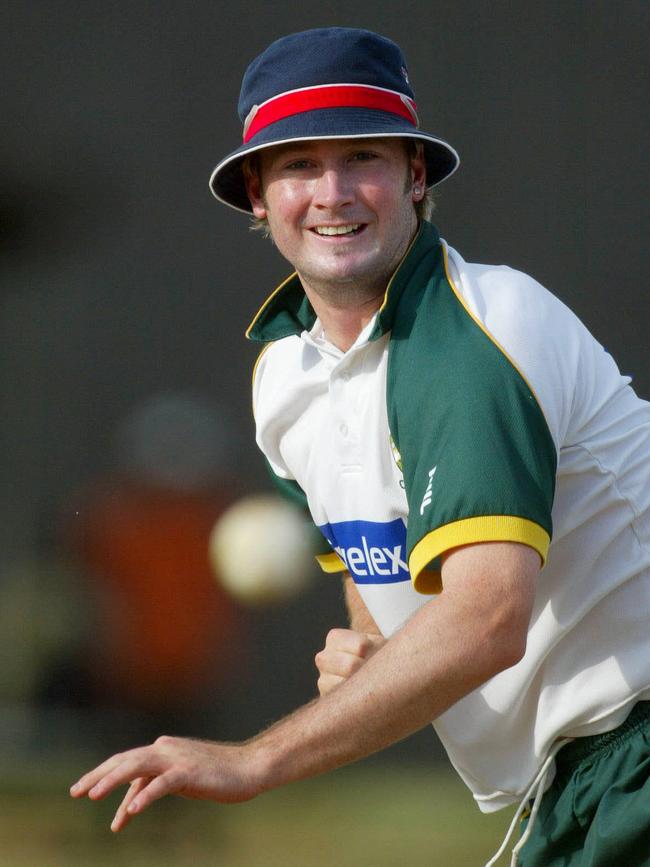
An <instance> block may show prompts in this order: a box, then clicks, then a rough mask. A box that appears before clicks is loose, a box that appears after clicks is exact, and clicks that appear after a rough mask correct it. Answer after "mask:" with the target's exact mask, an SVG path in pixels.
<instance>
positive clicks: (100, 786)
mask: <svg viewBox="0 0 650 867" xmlns="http://www.w3.org/2000/svg"><path fill="white" fill-rule="evenodd" d="M115 758H117V757H115ZM106 765H108V767H107V768H105V766H106ZM101 768H105V770H104V773H103V776H101V775H100V769H101ZM159 770H160V759H158V758H157V757H156V754H155V751H154V748H153V747H144V748H142V749H137V750H130V751H129V752H127V753H123V754H122V756H121V757H120V758H119V761H118V762H110V760H109V763H106V762H105V763H104V765H100V768H98V769H97V771H96V772H91V774H90V775H89V777H90V779H89V780H88V781H86V782H85V783H84V784H83V788H84V789H85V790H86V791H87V793H88V797H89V798H91V799H92V800H93V801H99V800H101V799H102V798H105V797H106V795H108V794H110V793H111V792H112V791H113V790H114V789H116V788H117V787H118V786H123V785H125V784H126V783H132V782H133V781H134V780H137V779H138V777H154V776H155V775H156V774H157V773H158V772H159ZM98 777H99V779H98ZM75 794H76V792H75Z"/></svg>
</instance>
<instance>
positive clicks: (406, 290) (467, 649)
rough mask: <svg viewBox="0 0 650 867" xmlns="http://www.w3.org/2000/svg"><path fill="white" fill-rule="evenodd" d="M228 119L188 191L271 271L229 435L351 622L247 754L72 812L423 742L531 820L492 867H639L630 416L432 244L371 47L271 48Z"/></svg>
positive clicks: (482, 276)
mask: <svg viewBox="0 0 650 867" xmlns="http://www.w3.org/2000/svg"><path fill="white" fill-rule="evenodd" d="M239 114H240V117H241V119H242V122H243V144H242V145H241V146H240V147H238V148H237V149H236V150H235V151H234V152H233V153H231V154H229V155H228V156H227V157H226V158H225V159H223V160H222V161H221V162H220V163H219V165H218V166H217V168H216V169H215V171H214V173H213V175H212V178H211V188H212V190H213V192H214V194H215V195H216V197H217V198H218V199H219V200H221V201H222V202H224V203H225V204H227V205H230V206H232V207H234V208H237V209H239V210H240V211H244V212H246V213H249V214H252V215H253V216H254V219H255V220H256V221H257V223H258V224H260V225H261V226H263V227H265V228H266V230H267V231H268V232H269V233H270V235H271V236H272V238H273V241H274V243H275V245H276V246H277V249H278V250H279V252H280V253H281V254H282V255H283V256H284V257H285V258H286V259H287V260H288V261H289V263H290V264H291V266H292V267H293V269H294V273H293V275H292V276H291V277H289V278H288V280H286V281H285V282H284V283H283V284H282V285H281V286H280V287H279V288H278V289H276V290H275V292H274V293H273V294H272V295H270V297H269V298H268V300H267V301H266V302H265V303H264V304H263V306H262V307H261V309H260V311H259V312H258V314H257V315H256V317H255V319H254V320H253V323H252V325H251V327H250V329H249V331H248V336H249V337H250V338H251V339H253V340H258V341H261V342H262V344H263V351H262V353H261V355H260V357H259V360H258V363H257V365H256V370H255V375H254V409H255V419H256V425H257V440H258V443H259V445H260V447H261V449H262V451H263V452H264V455H265V457H266V459H267V461H268V464H269V466H270V468H271V470H272V472H273V474H274V476H275V477H276V480H277V482H278V484H279V485H280V486H281V487H283V488H285V489H286V490H287V492H290V493H291V494H292V495H293V496H294V497H296V498H298V499H300V500H301V501H302V502H303V503H304V504H305V505H306V506H307V507H308V508H309V510H310V512H311V515H312V517H313V520H314V523H315V524H316V526H318V528H319V529H320V531H321V534H322V537H323V542H324V548H323V552H322V555H321V556H319V562H320V564H321V566H322V567H323V569H324V570H325V571H326V572H329V573H340V574H341V576H342V578H343V581H344V582H345V587H346V597H347V602H348V606H349V610H350V628H349V629H334V630H332V632H330V634H329V635H328V636H327V641H326V644H325V647H324V649H323V650H322V651H321V652H320V653H319V654H318V655H317V658H316V663H317V666H318V669H319V673H320V677H319V681H318V687H319V692H320V696H319V697H318V698H317V699H316V700H314V701H312V702H311V703H309V704H308V705H306V706H305V707H302V708H300V709H299V710H297V711H296V712H295V713H293V714H291V715H290V716H288V717H287V718H285V719H283V720H281V721H280V722H278V723H276V724H275V725H274V726H272V727H271V728H270V729H268V730H267V731H264V732H262V733H261V734H259V735H258V736H257V737H254V738H252V739H251V740H249V741H246V742H244V743H239V744H221V743H212V742H203V741H194V740H188V739H182V738H174V737H167V736H165V737H161V738H159V739H158V740H157V741H156V742H155V743H154V744H152V745H150V746H146V747H141V748H138V749H133V750H129V751H127V752H125V753H122V754H120V755H117V756H113V757H112V758H110V759H108V760H107V761H106V762H104V763H103V764H101V765H100V766H99V767H98V768H96V769H95V770H93V771H91V772H90V773H88V774H86V775H85V776H84V777H82V778H81V780H80V781H79V782H78V783H77V784H76V785H75V786H74V787H73V789H72V794H73V795H74V796H76V797H79V796H82V795H88V796H89V797H91V798H93V799H99V798H102V797H104V796H105V795H107V794H108V793H109V792H111V791H112V790H113V789H115V788H116V787H117V786H120V785H122V784H129V788H128V791H127V793H126V795H125V797H124V800H123V801H122V803H121V805H120V806H119V808H118V810H117V814H116V816H115V819H114V821H113V825H112V827H113V829H114V830H116V831H119V830H121V829H122V828H124V827H125V826H126V824H127V823H128V822H129V821H130V820H131V819H132V818H133V817H134V816H136V815H138V814H139V813H141V812H142V811H143V810H145V809H146V808H147V807H148V806H150V805H151V804H152V803H153V802H154V801H155V800H157V799H158V798H161V797H162V796H164V795H168V794H173V793H176V794H182V795H185V796H189V797H195V798H204V799H211V800H214V801H218V802H222V803H228V802H236V801H244V800H247V799H250V798H253V797H255V796H256V795H258V794H260V793H261V792H265V791H267V790H269V789H272V788H275V787H277V786H281V785H284V784H286V783H290V782H292V781H294V780H301V779H304V778H306V777H310V776H313V775H315V774H320V773H323V772H325V771H329V770H332V769H334V768H337V767H339V766H341V765H344V764H347V763H349V762H353V761H355V760H357V759H360V758H362V757H364V756H367V755H369V754H371V753H374V752H375V751H377V750H381V749H383V748H385V747H387V746H388V745H390V744H392V743H394V742H396V741H398V740H400V739H401V738H404V737H406V736H407V735H409V734H411V733H412V732H414V731H416V730H417V729H420V728H422V727H423V726H426V725H427V724H429V723H431V722H433V724H434V726H435V728H436V730H437V732H438V734H439V736H440V739H441V741H442V743H443V744H444V746H445V748H446V750H447V752H448V754H449V757H450V759H451V761H452V763H453V764H454V766H455V767H456V769H457V771H458V773H459V774H460V775H461V777H462V778H463V780H464V781H465V783H466V784H467V785H468V787H469V788H470V789H471V791H472V793H473V796H474V798H475V799H476V801H477V803H478V805H479V807H480V808H481V809H482V810H483V811H486V812H489V811H492V810H497V809H499V808H501V807H505V806H507V805H512V804H518V805H519V808H518V809H517V812H516V815H515V819H514V821H513V826H512V830H513V831H514V830H516V824H517V822H518V819H519V816H520V815H521V813H522V812H523V811H524V810H525V808H526V807H528V808H529V809H530V811H531V812H530V817H529V818H528V820H527V822H526V823H525V824H524V827H525V831H524V832H523V835H522V836H521V837H520V839H519V842H518V843H517V844H516V846H515V850H514V852H513V856H512V858H513V863H517V858H520V859H521V860H520V862H519V863H521V864H523V865H526V867H542V865H543V867H549V865H560V864H561V865H572V867H575V865H583V867H584V865H590V867H597V865H598V867H604V865H615V864H616V865H626V867H634V865H642V864H648V863H650V829H649V825H650V783H649V782H648V770H649V768H650V748H649V742H648V735H650V629H649V628H648V613H649V607H650V405H649V404H648V403H646V402H644V401H642V400H641V399H639V398H638V397H637V396H636V395H635V393H634V392H633V390H632V389H631V388H630V383H629V379H628V378H626V377H623V376H621V374H620V373H619V371H618V369H617V367H616V365H615V363H614V361H613V360H612V359H611V357H610V356H609V355H608V354H607V353H606V352H605V351H604V350H603V348H602V347H601V346H600V345H599V344H598V343H597V342H596V341H595V340H594V338H593V337H592V336H591V334H589V332H588V331H587V329H586V328H585V327H584V326H583V325H582V324H581V323H580V321H579V320H578V319H577V318H576V317H575V316H574V315H573V314H572V313H571V311H569V310H568V309H567V308H566V307H565V306H564V305H563V304H562V302H561V301H559V300H558V299H557V298H555V297H554V296H553V295H551V294H550V293H549V292H547V291H546V290H545V289H544V288H543V287H541V286H540V285H539V284H538V283H537V282H536V281H535V280H533V279H532V278H531V277H528V276H527V275H525V274H521V273H519V272H517V271H514V270H512V269H510V268H506V267H501V266H500V267H494V266H486V265H478V264H473V263H471V262H468V261H465V259H464V258H463V257H462V256H461V254H460V253H459V252H457V251H456V250H454V249H453V247H451V246H450V245H449V244H448V243H447V242H446V241H444V240H443V239H441V237H440V235H439V234H438V231H437V230H436V228H435V227H434V226H433V225H432V223H431V222H430V221H429V219H428V218H429V217H430V215H431V213H430V210H431V209H430V201H429V198H430V190H431V187H433V186H434V185H435V184H438V183H440V182H441V181H443V180H444V179H445V178H447V177H449V175H451V174H452V173H453V172H454V171H455V170H456V168H457V166H458V156H457V153H456V151H455V150H454V149H453V148H452V147H451V146H450V145H449V144H447V143H446V142H445V141H443V140H442V139H440V138H439V137H438V136H436V135H433V134H431V133H428V132H425V131H423V130H422V129H421V128H420V126H419V120H418V109H417V106H416V103H415V97H414V93H413V90H412V89H411V85H410V82H409V77H408V71H407V66H406V62H405V60H404V57H403V55H402V53H401V51H400V49H399V48H398V47H397V46H396V45H395V44H394V43H392V42H390V41H389V40H388V39H385V38H383V37H381V36H378V35H377V34H374V33H371V32H368V31H363V30H355V29H344V28H325V29H318V30H311V31H307V32H303V33H297V34H293V35H291V36H287V37H285V38H283V39H280V40H278V41H277V42H275V43H273V44H272V45H271V46H270V47H269V48H268V49H267V50H266V51H265V52H264V53H263V54H262V55H260V56H259V57H258V58H257V59H256V60H254V61H253V62H252V63H251V65H250V66H249V68H248V70H247V72H246V74H245V76H244V80H243V85H242V90H241V96H240V102H239ZM549 255H552V251H549ZM432 811H433V812H434V814H435V805H433V804H432ZM506 845H507V841H504V846H503V847H502V849H504V848H505V847H506ZM499 854H500V853H499ZM497 857H498V856H497ZM493 860H494V859H493ZM432 863H433V855H432ZM490 863H493V862H492V861H491V862H490Z"/></svg>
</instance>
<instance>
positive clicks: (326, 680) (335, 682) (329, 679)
mask: <svg viewBox="0 0 650 867" xmlns="http://www.w3.org/2000/svg"><path fill="white" fill-rule="evenodd" d="M345 680H346V678H345V677H338V676H337V675H335V674H324V675H322V676H321V677H319V678H318V684H317V685H318V692H319V694H320V695H327V693H328V692H331V691H332V690H333V689H336V687H337V686H339V684H341V683H343V682H344V681H345Z"/></svg>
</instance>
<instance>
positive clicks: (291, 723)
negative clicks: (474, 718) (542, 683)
mask: <svg viewBox="0 0 650 867" xmlns="http://www.w3.org/2000/svg"><path fill="white" fill-rule="evenodd" d="M527 612H528V614H529V608H527ZM521 616H522V617H523V618H524V619H525V618H526V612H525V611H524V613H523V614H522V615H521ZM509 628H510V623H509V620H508V624H507V627H506V626H505V625H504V624H502V623H501V622H499V621H498V620H496V621H495V618H494V602H493V599H492V597H491V596H490V595H487V596H486V597H485V598H481V596H480V594H476V593H474V594H471V595H470V594H468V593H466V590H465V588H464V587H462V586H461V587H458V588H454V587H453V586H452V587H449V588H447V589H446V590H445V592H443V593H442V594H441V596H440V597H437V598H435V599H433V600H432V601H431V602H430V603H429V604H427V605H425V606H424V607H423V608H422V609H420V610H419V611H418V612H417V613H416V614H415V615H414V616H413V617H412V618H411V620H409V621H408V623H407V624H406V625H405V626H404V627H403V628H402V629H401V630H400V631H399V632H397V633H396V634H395V635H394V636H393V637H392V638H391V639H390V640H389V641H387V642H386V644H385V645H384V646H383V647H382V648H381V649H380V650H378V651H377V652H376V653H375V654H374V655H373V656H372V657H371V658H370V659H369V660H368V661H367V662H366V663H365V664H364V665H363V667H362V668H360V669H359V670H358V671H357V672H356V673H355V674H353V675H352V676H351V677H350V678H349V679H348V680H346V681H345V682H344V683H341V684H340V686H338V687H337V688H336V689H335V690H333V691H332V692H331V693H328V694H327V695H325V696H323V697H322V698H320V699H318V700H317V701H315V702H313V703H312V704H310V705H308V706H306V707H304V708H301V709H300V710H299V711H297V712H296V713H295V714H293V715H292V716H290V717H288V718H287V719H285V720H283V721H282V722H280V723H278V724H277V725H276V726H274V727H272V728H271V729H269V730H268V731H267V732H265V733H263V734H262V735H259V736H258V737H257V738H255V739H254V741H253V742H251V744H250V746H251V748H253V749H254V750H255V751H256V752H257V756H258V759H259V761H260V767H262V768H263V772H262V781H261V786H262V789H267V788H274V787H276V786H279V785H283V784H285V783H288V782H291V781H294V780H299V779H303V778H305V777H309V776H313V775H315V774H319V773H323V772H326V771H329V770H332V769H334V768H336V767H339V766H341V765H344V764H347V763H349V762H352V761H356V760H358V759H360V758H363V757H365V756H367V755H370V754H371V753H374V752H376V751H378V750H381V749H383V748H385V747H387V746H389V745H390V744H393V743H395V742H397V741H399V740H401V739H403V738H404V737H407V736H408V735H409V734H411V733H413V732H414V731H416V730H418V729H420V728H422V727H423V726H425V725H426V724H427V723H429V722H431V721H432V720H434V719H435V718H436V717H438V716H439V715H440V714H441V713H443V712H444V711H445V710H447V709H448V708H449V707H451V706H452V705H453V704H455V703H456V702H457V701H458V700H460V699H461V698H462V697H463V696H465V695H467V694H468V693H469V692H471V691H472V690H474V689H476V688H477V687H478V686H480V685H481V684H482V683H484V682H485V681H486V680H488V679H489V678H490V677H492V676H493V675H495V674H496V673H498V672H499V671H501V670H503V669H504V668H507V667H508V666H509V665H512V664H514V663H515V662H516V661H517V657H518V655H519V654H518V652H514V653H513V651H512V648H511V645H510V643H509V642H508V641H507V640H506V637H505V634H507V632H508V629H509ZM523 628H524V630H525V625H524V627H523ZM524 634H525V633H524Z"/></svg>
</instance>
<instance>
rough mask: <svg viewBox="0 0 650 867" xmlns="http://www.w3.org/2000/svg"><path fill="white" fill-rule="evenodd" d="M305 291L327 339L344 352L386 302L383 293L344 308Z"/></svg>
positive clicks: (309, 291) (314, 293) (310, 291)
mask: <svg viewBox="0 0 650 867" xmlns="http://www.w3.org/2000/svg"><path fill="white" fill-rule="evenodd" d="M304 289H305V294H306V295H307V297H308V298H309V301H310V303H311V305H312V307H313V308H314V312H315V313H316V315H317V316H318V318H319V319H320V322H321V325H322V326H323V331H324V332H325V334H326V335H327V339H328V340H329V342H330V343H332V344H334V346H336V347H337V348H338V349H340V350H341V351H342V352H347V351H348V349H349V348H350V347H351V346H352V345H353V344H354V342H355V341H356V339H357V337H358V336H359V334H360V333H361V332H362V331H363V329H364V328H365V327H366V325H367V324H368V323H369V322H370V320H371V319H372V317H373V316H374V315H375V313H376V312H377V311H378V310H379V308H380V307H381V305H382V303H383V300H384V293H383V292H381V293H380V294H378V295H376V296H373V297H371V298H367V299H366V300H364V301H360V302H358V303H356V304H355V305H351V306H345V307H342V306H338V305H335V304H331V303H328V302H327V301H325V300H324V299H323V298H322V297H321V296H320V295H318V294H317V293H316V292H314V291H313V290H311V289H310V288H309V287H308V286H305V287H304Z"/></svg>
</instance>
